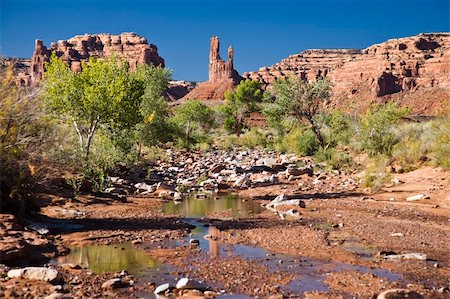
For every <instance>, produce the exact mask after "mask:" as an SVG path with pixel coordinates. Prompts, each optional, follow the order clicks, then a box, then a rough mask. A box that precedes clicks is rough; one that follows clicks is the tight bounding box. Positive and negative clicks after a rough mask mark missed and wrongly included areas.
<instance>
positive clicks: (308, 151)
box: [275, 128, 319, 156]
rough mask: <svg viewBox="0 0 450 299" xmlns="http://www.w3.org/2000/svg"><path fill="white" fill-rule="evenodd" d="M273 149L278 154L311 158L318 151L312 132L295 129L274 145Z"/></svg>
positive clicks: (317, 143) (316, 141)
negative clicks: (287, 153)
mask: <svg viewBox="0 0 450 299" xmlns="http://www.w3.org/2000/svg"><path fill="white" fill-rule="evenodd" d="M275 149H276V150H277V151H280V152H290V153H296V154H299V155H303V156H312V155H314V153H315V152H316V151H317V150H318V149H319V142H318V140H317V138H316V135H315V134H314V132H313V131H311V130H305V129H303V128H296V129H293V130H291V131H290V132H289V133H288V134H286V135H285V136H284V137H282V138H281V139H280V140H279V141H278V142H277V143H276V145H275Z"/></svg>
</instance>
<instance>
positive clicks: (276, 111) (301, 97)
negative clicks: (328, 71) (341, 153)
mask: <svg viewBox="0 0 450 299" xmlns="http://www.w3.org/2000/svg"><path fill="white" fill-rule="evenodd" d="M330 89H331V86H330V83H329V82H328V81H327V80H324V79H318V80H316V81H314V82H311V83H305V82H304V81H303V80H302V79H300V78H298V77H287V78H283V79H278V80H277V81H275V83H274V84H273V88H272V90H271V92H270V93H271V95H272V99H271V103H270V104H269V106H268V107H267V108H266V109H265V110H264V114H265V115H267V116H268V117H269V119H270V120H271V121H272V122H281V121H282V120H283V119H284V118H287V117H289V116H293V117H295V118H296V119H298V120H306V121H307V122H308V123H309V124H310V125H311V129H312V131H313V132H314V134H315V135H316V137H317V139H318V141H319V143H320V145H321V146H323V145H324V140H323V137H322V135H321V133H320V130H319V128H318V125H317V123H316V122H315V120H314V116H315V115H316V114H318V113H319V108H320V107H321V105H322V103H323V102H324V101H326V100H327V99H328V98H329V96H330Z"/></svg>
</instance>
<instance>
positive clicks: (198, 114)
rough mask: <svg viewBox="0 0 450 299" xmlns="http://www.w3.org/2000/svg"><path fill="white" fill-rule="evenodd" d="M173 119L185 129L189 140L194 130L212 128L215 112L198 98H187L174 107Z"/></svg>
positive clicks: (185, 135) (186, 137)
mask: <svg viewBox="0 0 450 299" xmlns="http://www.w3.org/2000/svg"><path fill="white" fill-rule="evenodd" d="M173 120H174V122H175V123H176V124H178V125H179V126H181V127H182V128H183V129H184V132H185V133H184V137H185V141H186V142H189V139H190V138H191V135H192V131H194V130H198V129H205V130H208V129H209V128H211V126H212V125H213V122H214V112H213V111H212V109H211V108H209V107H208V106H206V105H205V104H203V103H202V102H200V101H198V100H187V101H186V102H184V103H182V104H181V105H179V106H177V107H176V108H175V109H174V117H173Z"/></svg>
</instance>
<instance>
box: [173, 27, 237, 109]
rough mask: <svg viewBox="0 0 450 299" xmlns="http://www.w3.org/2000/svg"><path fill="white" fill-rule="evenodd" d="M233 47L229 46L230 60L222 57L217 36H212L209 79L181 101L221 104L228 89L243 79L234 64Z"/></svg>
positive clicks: (231, 88)
mask: <svg viewBox="0 0 450 299" xmlns="http://www.w3.org/2000/svg"><path fill="white" fill-rule="evenodd" d="M233 58H234V51H233V47H232V46H230V47H229V48H228V61H224V60H223V59H221V58H220V43H219V38H218V37H217V36H213V37H211V40H210V49H209V80H208V81H206V82H202V83H200V84H199V85H198V86H197V87H195V88H194V89H193V90H192V91H191V92H189V93H188V94H187V95H185V96H184V97H183V98H182V99H181V100H180V101H184V100H187V99H198V100H201V101H204V102H207V103H208V104H210V105H215V104H220V103H221V102H222V101H223V100H224V94H225V92H226V91H227V90H233V89H234V88H235V87H236V86H237V85H238V84H239V82H240V81H241V80H242V79H243V78H242V77H241V76H240V75H239V74H238V72H237V71H236V70H235V69H234V66H233Z"/></svg>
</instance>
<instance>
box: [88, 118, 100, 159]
mask: <svg viewBox="0 0 450 299" xmlns="http://www.w3.org/2000/svg"><path fill="white" fill-rule="evenodd" d="M98 120H99V117H97V119H96V120H95V121H94V122H93V123H92V124H91V125H90V126H89V132H88V136H87V139H86V160H88V159H89V154H90V152H91V143H92V139H93V138H94V134H95V131H96V130H97V125H98Z"/></svg>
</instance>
